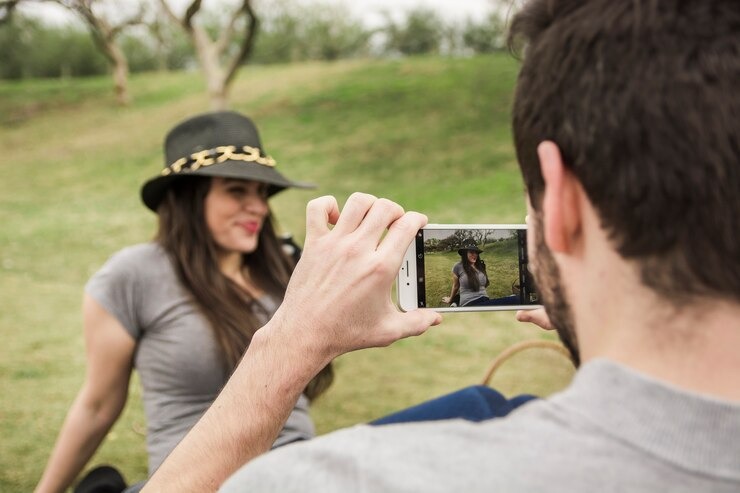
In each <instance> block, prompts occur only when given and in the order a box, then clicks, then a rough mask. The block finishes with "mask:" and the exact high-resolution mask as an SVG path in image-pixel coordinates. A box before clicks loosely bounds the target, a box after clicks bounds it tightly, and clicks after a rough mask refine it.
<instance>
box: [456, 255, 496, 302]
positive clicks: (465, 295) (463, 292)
mask: <svg viewBox="0 0 740 493" xmlns="http://www.w3.org/2000/svg"><path fill="white" fill-rule="evenodd" d="M452 273H453V274H454V275H456V276H457V278H458V280H459V281H460V290H459V293H460V306H465V305H466V304H468V303H470V302H471V301H473V300H474V299H476V298H480V297H481V296H488V293H487V292H486V281H487V279H486V275H485V274H483V273H482V272H478V285H479V288H478V291H473V289H472V288H471V287H470V281H469V280H468V275H467V274H466V273H465V269H464V268H463V265H462V262H458V263H456V264H455V265H454V266H453V267H452Z"/></svg>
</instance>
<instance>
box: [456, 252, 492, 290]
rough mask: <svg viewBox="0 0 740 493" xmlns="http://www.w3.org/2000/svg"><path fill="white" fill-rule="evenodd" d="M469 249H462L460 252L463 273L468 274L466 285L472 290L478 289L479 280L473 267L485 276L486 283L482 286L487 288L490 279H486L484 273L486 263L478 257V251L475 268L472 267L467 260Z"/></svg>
mask: <svg viewBox="0 0 740 493" xmlns="http://www.w3.org/2000/svg"><path fill="white" fill-rule="evenodd" d="M469 251H470V250H463V251H462V253H461V254H460V258H461V260H460V263H462V268H463V270H464V271H465V274H466V275H467V276H468V285H469V286H470V289H471V290H473V291H478V290H479V289H480V281H479V280H478V275H477V274H476V271H475V269H478V272H482V273H483V275H484V276H486V285H485V286H484V287H486V288H487V287H488V285H489V284H490V281H489V280H488V274H487V273H486V263H485V262H483V259H481V258H480V253H479V254H478V258H477V259H475V269H473V267H472V266H471V265H470V262H468V252H469ZM476 253H477V252H476Z"/></svg>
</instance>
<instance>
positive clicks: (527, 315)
mask: <svg viewBox="0 0 740 493" xmlns="http://www.w3.org/2000/svg"><path fill="white" fill-rule="evenodd" d="M516 319H517V320H518V321H519V322H529V323H533V324H535V325H537V326H539V327H540V328H543V329H545V330H553V329H554V328H555V327H553V326H552V323H551V322H550V317H548V316H547V312H546V311H545V309H544V308H536V309H534V310H519V311H517V312H516Z"/></svg>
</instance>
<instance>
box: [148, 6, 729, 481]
mask: <svg viewBox="0 0 740 493" xmlns="http://www.w3.org/2000/svg"><path fill="white" fill-rule="evenodd" d="M738 26H740V4H738V3H737V1H736V0H663V1H656V0H633V1H629V2H627V1H614V0H590V1H584V0H569V1H567V0H559V1H558V0H532V1H530V2H528V3H527V5H526V6H525V7H524V8H523V10H522V11H521V12H520V13H519V14H518V15H517V17H516V19H515V20H514V22H513V25H512V32H513V36H514V37H513V39H515V40H521V41H523V42H524V44H525V45H526V56H525V59H524V62H523V66H522V70H521V74H520V77H519V81H518V84H517V91H516V100H515V104H514V125H513V126H514V135H515V144H516V149H517V155H518V159H519V162H520V165H521V168H522V173H523V176H524V181H525V183H526V187H527V192H528V208H529V217H530V231H531V233H530V235H529V239H530V245H529V249H530V253H531V255H530V258H531V259H532V263H533V264H534V274H535V277H536V279H537V282H538V283H539V287H540V291H541V293H542V296H543V299H544V302H545V306H546V308H547V312H548V315H549V317H550V320H551V322H552V324H553V326H554V327H555V328H557V330H558V332H559V334H560V335H561V337H562V339H563V341H564V342H565V343H566V344H567V346H568V347H569V348H570V349H571V351H572V352H573V354H574V355H575V356H576V358H578V359H580V361H581V362H582V366H581V368H580V369H579V371H578V373H577V375H576V377H575V379H574V381H573V383H572V384H571V386H570V387H569V388H568V389H567V390H565V391H564V392H562V393H560V394H558V395H556V396H553V397H551V398H549V399H544V400H539V401H535V402H532V403H529V404H527V405H525V406H523V407H521V408H519V409H518V410H516V411H515V412H513V413H512V414H510V415H509V416H508V417H506V418H502V419H496V420H490V421H486V422H482V423H471V422H466V421H461V420H450V421H442V422H430V423H414V424H398V425H389V426H383V427H368V426H359V427H355V428H353V429H349V430H344V431H340V432H337V433H332V434H331V435H329V436H327V437H323V438H319V439H316V440H312V441H310V442H306V443H303V444H299V445H294V446H290V447H285V448H284V449H282V450H279V451H276V452H271V453H267V454H264V455H262V456H261V457H258V458H256V459H255V460H254V461H252V462H250V463H249V464H247V465H246V466H243V467H242V465H243V464H245V463H246V462H247V461H250V460H251V459H253V458H254V457H256V456H257V455H259V454H261V453H262V452H263V451H265V450H267V448H268V447H269V444H270V443H271V441H272V439H273V437H274V436H275V434H276V433H277V432H278V430H279V429H280V426H281V424H282V421H283V420H284V419H285V418H286V417H287V415H288V413H289V411H290V409H291V408H292V404H293V402H294V401H295V399H296V398H297V396H298V394H299V392H300V390H301V389H302V388H303V387H304V386H305V383H306V382H307V381H308V380H309V379H310V378H311V377H312V376H313V375H314V374H315V373H316V372H317V371H318V370H319V369H320V368H322V367H323V365H325V364H326V363H327V362H328V361H330V360H331V359H332V358H333V357H335V356H337V355H339V354H341V353H344V352H346V351H350V350H354V349H359V348H363V347H370V346H382V345H386V344H389V343H391V342H393V341H394V340H396V339H398V338H401V337H406V336H410V335H416V334H420V333H422V332H423V331H424V330H426V328H427V327H428V326H429V325H432V324H436V323H439V322H440V318H439V315H438V314H435V313H433V312H429V311H423V310H418V311H414V312H410V313H405V314H401V313H399V312H398V311H397V310H395V308H394V307H393V306H392V305H391V304H390V302H389V301H388V286H389V285H390V283H391V282H392V279H393V277H394V276H395V273H396V272H397V269H398V266H399V263H400V259H401V256H402V253H403V251H404V250H405V248H406V246H407V245H408V244H409V243H410V242H411V239H412V238H413V235H414V233H415V231H416V229H417V228H419V227H420V226H422V225H423V224H424V221H425V218H424V217H423V216H420V215H418V214H415V213H407V214H404V213H403V211H402V210H401V209H400V207H399V206H397V205H396V204H393V203H390V202H388V201H385V200H382V199H381V200H377V199H375V198H374V197H371V196H367V195H362V194H356V195H353V196H352V197H350V199H349V200H348V201H347V204H346V205H345V207H344V209H343V210H342V212H341V215H340V214H339V211H338V207H337V205H336V202H335V201H334V200H333V199H331V198H329V197H324V198H321V199H317V200H315V201H313V202H311V203H310V204H309V206H308V210H307V237H306V245H305V250H304V257H303V259H302V260H301V263H300V265H299V266H298V268H297V269H296V272H295V275H294V278H293V280H292V281H291V284H290V286H289V288H288V293H287V295H286V298H285V303H284V304H283V306H282V307H281V308H280V310H279V311H278V313H277V314H276V316H275V318H274V319H273V320H272V321H271V322H270V323H269V324H268V325H267V326H265V327H264V328H263V329H261V330H260V331H259V332H258V333H257V335H256V336H255V338H254V340H253V342H252V345H251V346H250V348H249V357H247V358H245V359H244V360H243V362H242V364H241V365H240V367H239V368H238V369H237V370H236V372H235V374H234V376H233V377H232V379H231V381H230V382H229V384H228V385H227V387H226V388H225V389H224V391H223V393H222V395H221V396H220V397H219V399H218V400H217V401H216V403H215V404H214V406H213V407H212V408H211V409H210V410H209V412H208V413H207V414H206V415H205V416H204V418H203V419H202V420H201V422H200V423H199V424H198V425H197V426H196V428H194V430H193V432H191V434H190V435H189V436H188V437H187V438H186V439H185V440H184V441H183V443H182V444H181V445H180V446H179V447H178V449H176V450H175V452H174V453H173V454H172V456H170V458H169V459H168V461H167V462H166V463H165V465H164V466H163V467H162V468H161V469H160V471H159V472H158V473H157V474H156V475H155V476H154V478H153V479H152V481H151V482H150V484H149V485H148V486H147V488H148V489H147V490H146V491H160V490H161V491H164V490H168V489H169V490H171V491H203V490H208V489H216V488H217V487H219V485H220V484H221V482H222V480H223V479H224V478H226V477H227V476H229V475H231V477H230V479H228V480H227V481H226V482H225V484H224V485H223V488H222V489H223V491H226V492H234V491H279V492H291V491H324V492H340V491H381V492H386V491H424V492H433V491H465V492H477V491H486V492H490V491H506V492H510V491H516V492H518V491H575V492H581V491H582V492H592V491H646V492H648V491H649V492H652V491H671V492H676V491H687V492H688V491H691V492H696V491H718V492H722V491H728V492H729V491H740V439H738V437H740V383H738V382H740V323H739V322H738V320H740V241H738V240H737V230H738V228H737V221H738V218H740V199H739V198H738V190H740V144H739V143H738V142H739V140H738V139H739V136H740V92H739V91H738V88H737V84H738V83H739V82H740V30H739V29H738ZM327 223H332V224H336V226H335V227H334V228H333V229H330V228H329V227H328V226H327ZM386 226H389V232H388V234H387V235H386V236H385V237H384V238H383V239H382V241H381V240H380V238H381V234H382V231H383V230H384V228H385V227H386ZM326 258H331V259H333V261H332V262H330V263H327V262H326V261H325V259H326ZM350 291H351V292H352V293H353V296H352V298H351V299H348V297H346V293H347V292H350ZM356 299H362V300H363V303H361V304H357V303H354V302H353V300H356ZM233 471H237V472H236V473H234V474H233V475H232V473H233Z"/></svg>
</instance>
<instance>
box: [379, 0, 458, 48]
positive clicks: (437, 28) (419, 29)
mask: <svg viewBox="0 0 740 493" xmlns="http://www.w3.org/2000/svg"><path fill="white" fill-rule="evenodd" d="M386 33H387V35H388V40H387V43H386V48H387V49H388V50H389V51H397V52H400V53H401V54H403V55H419V54H422V53H436V52H438V51H439V45H440V42H441V41H442V38H443V37H444V25H443V23H442V21H441V20H440V19H439V16H437V14H436V13H435V12H434V11H433V10H428V9H424V8H417V9H415V10H412V11H410V12H409V13H408V16H407V17H406V20H405V22H404V23H403V24H397V23H396V22H394V21H393V20H392V19H391V18H390V17H387V18H386Z"/></svg>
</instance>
